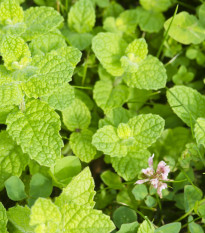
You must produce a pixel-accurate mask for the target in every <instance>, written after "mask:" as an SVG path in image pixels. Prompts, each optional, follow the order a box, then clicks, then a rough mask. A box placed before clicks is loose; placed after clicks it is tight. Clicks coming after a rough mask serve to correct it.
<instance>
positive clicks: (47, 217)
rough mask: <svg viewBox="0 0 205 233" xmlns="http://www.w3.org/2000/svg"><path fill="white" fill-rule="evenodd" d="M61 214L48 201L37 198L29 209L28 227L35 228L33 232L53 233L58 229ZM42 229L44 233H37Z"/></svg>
mask: <svg viewBox="0 0 205 233" xmlns="http://www.w3.org/2000/svg"><path fill="white" fill-rule="evenodd" d="M60 222H61V213H60V211H59V208H58V207H57V206H56V205H55V204H53V202H52V201H51V200H49V199H44V198H38V200H37V201H36V202H35V204H34V205H33V206H32V208H31V215H30V225H31V226H36V228H35V232H36V233H38V232H39V233H40V232H51V233H55V232H56V231H57V229H59V224H60ZM40 229H44V231H39V230H40Z"/></svg>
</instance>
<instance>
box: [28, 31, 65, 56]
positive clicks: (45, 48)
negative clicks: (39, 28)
mask: <svg viewBox="0 0 205 233" xmlns="http://www.w3.org/2000/svg"><path fill="white" fill-rule="evenodd" d="M62 47H66V42H65V39H64V38H63V36H62V35H61V34H60V33H59V32H58V31H57V30H56V31H52V32H49V33H48V34H46V35H42V36H39V37H37V38H35V39H33V40H32V41H31V43H30V44H29V48H30V50H31V54H32V56H34V55H45V54H46V53H49V52H51V51H53V50H57V49H59V48H62Z"/></svg>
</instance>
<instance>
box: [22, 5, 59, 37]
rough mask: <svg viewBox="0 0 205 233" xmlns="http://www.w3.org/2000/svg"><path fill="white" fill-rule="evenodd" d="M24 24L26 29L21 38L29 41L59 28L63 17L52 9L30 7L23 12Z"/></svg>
mask: <svg viewBox="0 0 205 233" xmlns="http://www.w3.org/2000/svg"><path fill="white" fill-rule="evenodd" d="M24 22H25V23H26V26H27V28H26V31H25V33H24V34H23V38H24V39H25V40H26V41H29V40H32V39H34V38H36V37H38V36H40V35H44V34H46V33H48V32H50V31H52V30H53V29H55V28H57V27H59V26H60V24H61V23H62V22H63V17H62V16H61V15H60V14H59V13H58V12H57V11H56V10H54V8H53V7H45V6H42V7H30V8H29V9H27V10H26V11H25V12H24Z"/></svg>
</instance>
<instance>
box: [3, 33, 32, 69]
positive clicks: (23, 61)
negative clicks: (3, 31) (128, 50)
mask: <svg viewBox="0 0 205 233" xmlns="http://www.w3.org/2000/svg"><path fill="white" fill-rule="evenodd" d="M1 55H2V57H3V60H4V65H5V66H6V68H7V69H8V70H15V69H22V68H24V67H25V66H27V65H28V64H29V63H30V61H31V53H30V50H29V48H28V45H27V44H26V43H25V41H24V40H23V39H22V38H21V37H16V36H6V37H4V39H3V40H2V42H1Z"/></svg>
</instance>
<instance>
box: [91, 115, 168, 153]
mask: <svg viewBox="0 0 205 233" xmlns="http://www.w3.org/2000/svg"><path fill="white" fill-rule="evenodd" d="M163 129H164V120H163V119H162V118H161V117H160V116H158V115H152V114H146V115H139V116H136V117H133V118H131V119H130V120H129V121H128V123H127V124H125V123H121V124H119V125H118V128H117V129H116V128H115V127H113V126H111V125H107V126H104V127H103V128H100V129H98V130H97V132H96V133H95V134H94V135H93V140H92V144H93V145H94V146H95V147H96V148H97V149H98V150H100V151H103V152H104V153H105V154H107V155H110V156H113V157H115V156H117V157H124V156H126V155H127V153H128V151H129V150H130V148H132V151H133V150H134V151H137V150H139V149H146V148H147V147H149V146H150V145H151V144H152V143H154V142H155V141H156V140H157V138H158V137H159V136H160V135H161V133H162V131H163Z"/></svg>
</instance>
